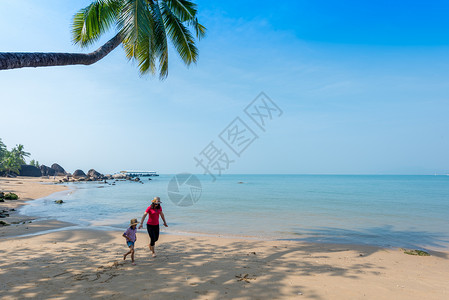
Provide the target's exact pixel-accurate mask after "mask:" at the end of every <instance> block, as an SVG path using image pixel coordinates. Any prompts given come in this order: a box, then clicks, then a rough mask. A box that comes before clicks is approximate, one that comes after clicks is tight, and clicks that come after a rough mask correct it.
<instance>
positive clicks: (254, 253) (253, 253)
mask: <svg viewBox="0 0 449 300" xmlns="http://www.w3.org/2000/svg"><path fill="white" fill-rule="evenodd" d="M250 254H252V255H256V252H254V251H252V252H250V253H248V254H247V255H250Z"/></svg>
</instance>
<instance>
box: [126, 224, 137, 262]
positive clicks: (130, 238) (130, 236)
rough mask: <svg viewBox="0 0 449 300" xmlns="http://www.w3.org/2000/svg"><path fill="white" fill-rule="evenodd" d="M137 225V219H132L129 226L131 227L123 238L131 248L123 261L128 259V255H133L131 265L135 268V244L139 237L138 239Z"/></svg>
mask: <svg viewBox="0 0 449 300" xmlns="http://www.w3.org/2000/svg"><path fill="white" fill-rule="evenodd" d="M137 224H139V222H137V219H131V222H130V224H129V225H130V226H129V227H128V229H126V231H125V232H124V233H123V237H124V238H125V239H126V244H127V245H128V247H129V251H128V252H126V253H125V255H123V260H125V259H126V257H127V256H128V254H131V263H132V264H133V266H135V265H136V264H135V263H134V243H135V242H136V239H137V237H136V232H137V228H136V225H137Z"/></svg>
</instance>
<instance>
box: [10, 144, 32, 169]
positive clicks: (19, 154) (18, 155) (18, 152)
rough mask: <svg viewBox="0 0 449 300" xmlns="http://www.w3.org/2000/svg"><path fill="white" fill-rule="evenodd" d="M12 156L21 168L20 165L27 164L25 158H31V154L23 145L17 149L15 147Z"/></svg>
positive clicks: (17, 146)
mask: <svg viewBox="0 0 449 300" xmlns="http://www.w3.org/2000/svg"><path fill="white" fill-rule="evenodd" d="M11 154H12V156H13V157H14V158H15V160H16V161H17V162H18V163H19V166H20V165H24V164H25V157H28V156H30V153H29V152H25V150H24V146H23V145H21V144H19V145H16V147H14V148H13V149H12V150H11Z"/></svg>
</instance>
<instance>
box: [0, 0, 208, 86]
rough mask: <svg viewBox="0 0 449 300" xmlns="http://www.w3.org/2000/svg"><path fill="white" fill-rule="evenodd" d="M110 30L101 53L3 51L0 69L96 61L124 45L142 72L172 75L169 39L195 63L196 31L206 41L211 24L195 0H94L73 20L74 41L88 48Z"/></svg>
mask: <svg viewBox="0 0 449 300" xmlns="http://www.w3.org/2000/svg"><path fill="white" fill-rule="evenodd" d="M111 28H115V31H116V34H115V36H114V37H113V38H112V39H110V40H109V41H108V42H107V43H105V44H104V45H102V46H101V47H100V48H98V49H97V50H96V51H94V52H91V53H88V54H80V53H12V52H10V53H6V52H4V53H0V70H6V69H16V68H24V67H46V66H65V65H80V64H82V65H90V64H93V63H95V62H97V61H99V60H100V59H102V58H103V57H105V56H106V55H108V54H109V53H110V52H111V51H112V50H114V49H115V48H116V47H117V46H118V45H120V44H122V45H123V47H124V49H125V53H126V57H127V58H128V59H129V60H135V61H136V62H137V63H138V66H139V71H140V73H141V74H145V73H148V72H151V73H152V74H155V73H156V71H158V70H159V76H160V78H161V79H163V78H165V77H167V75H168V42H167V40H170V41H171V42H172V44H173V46H174V49H175V50H176V52H177V53H178V54H179V56H180V57H181V59H182V60H183V61H184V63H185V64H186V65H187V66H189V65H190V64H191V63H192V62H194V63H196V61H197V58H198V49H197V47H196V45H195V39H194V37H193V35H192V33H191V31H190V30H191V29H193V30H194V31H195V35H196V37H197V38H198V40H199V39H201V38H202V37H204V35H205V33H206V28H205V27H204V26H203V25H201V24H200V23H199V22H198V18H197V8H196V4H194V3H193V2H191V1H188V0H94V1H93V2H92V3H91V4H90V5H89V6H87V7H85V8H83V9H81V10H80V11H79V12H78V13H76V14H75V16H74V18H73V25H72V34H73V41H74V43H75V44H77V45H80V46H81V47H82V48H84V47H87V46H89V45H91V44H93V43H94V42H96V41H98V39H99V38H100V37H101V36H102V35H103V34H104V33H106V32H108V31H109V30H110V29H111Z"/></svg>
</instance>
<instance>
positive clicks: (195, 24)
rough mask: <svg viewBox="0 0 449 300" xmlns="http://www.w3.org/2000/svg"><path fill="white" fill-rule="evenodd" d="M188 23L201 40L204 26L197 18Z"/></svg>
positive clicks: (203, 34) (204, 29)
mask: <svg viewBox="0 0 449 300" xmlns="http://www.w3.org/2000/svg"><path fill="white" fill-rule="evenodd" d="M189 23H190V25H192V27H193V29H195V33H196V37H197V38H198V40H201V39H202V38H203V37H205V36H206V27H204V26H203V25H201V24H200V23H199V22H198V18H195V19H194V20H193V21H191V22H189Z"/></svg>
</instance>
